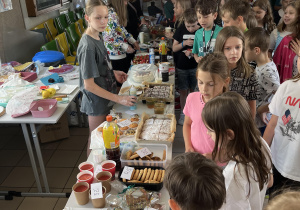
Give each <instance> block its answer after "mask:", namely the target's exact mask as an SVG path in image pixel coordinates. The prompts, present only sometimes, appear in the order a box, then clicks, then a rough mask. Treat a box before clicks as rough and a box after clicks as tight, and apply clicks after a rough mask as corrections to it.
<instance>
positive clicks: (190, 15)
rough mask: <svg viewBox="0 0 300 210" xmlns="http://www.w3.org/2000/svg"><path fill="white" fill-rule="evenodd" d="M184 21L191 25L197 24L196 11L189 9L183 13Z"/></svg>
mask: <svg viewBox="0 0 300 210" xmlns="http://www.w3.org/2000/svg"><path fill="white" fill-rule="evenodd" d="M183 20H184V21H185V22H187V23H189V24H192V23H195V22H197V20H198V19H197V15H196V11H195V10H194V9H193V8H189V9H187V10H185V11H184V13H183Z"/></svg>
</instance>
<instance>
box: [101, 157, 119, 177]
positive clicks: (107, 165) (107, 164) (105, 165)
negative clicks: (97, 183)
mask: <svg viewBox="0 0 300 210" xmlns="http://www.w3.org/2000/svg"><path fill="white" fill-rule="evenodd" d="M101 166H102V171H109V172H110V173H111V175H112V179H114V178H115V172H116V162H115V161H113V160H105V161H103V162H102V163H101Z"/></svg>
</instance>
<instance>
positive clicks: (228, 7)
mask: <svg viewBox="0 0 300 210" xmlns="http://www.w3.org/2000/svg"><path fill="white" fill-rule="evenodd" d="M250 11H251V8H250V4H249V1H246V0H230V1H227V2H226V3H225V4H224V5H223V7H222V8H221V17H222V20H223V23H224V24H223V27H224V28H225V27H227V26H236V27H238V28H239V29H241V30H242V31H243V32H245V31H247V30H248V28H247V24H246V22H247V18H248V15H249V13H250Z"/></svg>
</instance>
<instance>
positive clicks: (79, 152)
mask: <svg viewBox="0 0 300 210" xmlns="http://www.w3.org/2000/svg"><path fill="white" fill-rule="evenodd" d="M0 134H1V140H0V191H8V190H10V191H17V192H37V188H36V183H35V179H34V176H33V171H32V168H31V164H30V160H29V156H28V152H27V149H26V145H25V140H24V137H23V135H22V130H21V127H20V126H18V125H14V126H11V125H10V126H9V127H7V126H6V127H0ZM175 136H176V137H175V140H174V144H173V156H175V155H177V154H179V153H182V152H184V142H183V137H182V126H177V131H176V135H175ZM87 139H88V128H78V127H70V137H69V138H67V139H64V140H60V141H56V142H52V143H45V144H41V149H42V154H43V159H44V164H45V167H46V173H47V177H48V183H49V187H50V191H51V192H71V187H72V185H73V184H74V183H75V182H76V174H77V173H78V168H77V166H78V164H79V163H80V162H83V161H85V160H86V146H87ZM67 200H68V199H67V198H40V197H14V198H13V200H11V201H6V200H0V209H4V210H14V209H18V210H32V209H34V210H40V209H41V210H47V209H55V210H56V209H63V208H64V206H65V204H66V202H67Z"/></svg>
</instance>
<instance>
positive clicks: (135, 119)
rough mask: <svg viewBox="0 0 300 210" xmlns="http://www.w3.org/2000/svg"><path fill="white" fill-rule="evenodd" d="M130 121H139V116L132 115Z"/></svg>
mask: <svg viewBox="0 0 300 210" xmlns="http://www.w3.org/2000/svg"><path fill="white" fill-rule="evenodd" d="M130 121H131V122H135V121H139V118H136V117H132V118H130Z"/></svg>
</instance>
